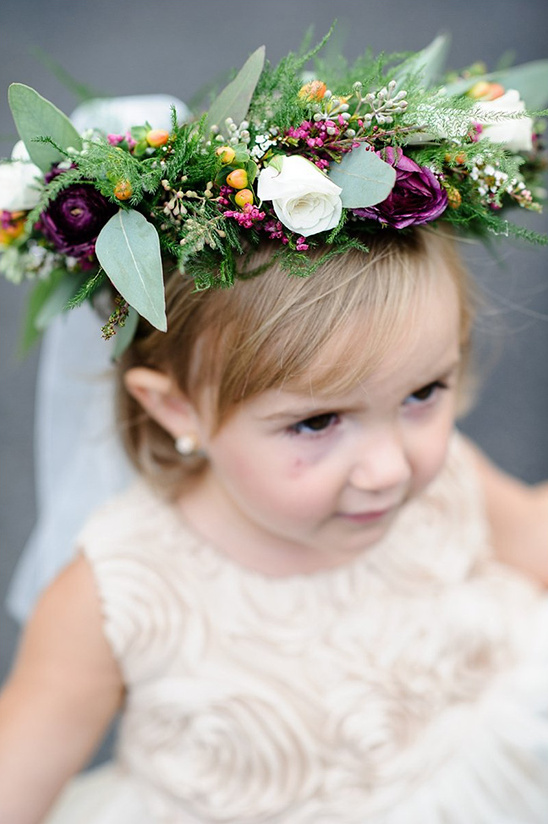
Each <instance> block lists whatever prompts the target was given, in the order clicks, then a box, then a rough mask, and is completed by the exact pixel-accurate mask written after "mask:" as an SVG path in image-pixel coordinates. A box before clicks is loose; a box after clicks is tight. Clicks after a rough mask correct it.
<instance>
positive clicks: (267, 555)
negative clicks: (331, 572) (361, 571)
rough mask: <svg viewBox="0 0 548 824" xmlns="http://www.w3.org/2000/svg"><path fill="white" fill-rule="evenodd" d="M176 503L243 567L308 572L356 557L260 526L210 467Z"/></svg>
mask: <svg viewBox="0 0 548 824" xmlns="http://www.w3.org/2000/svg"><path fill="white" fill-rule="evenodd" d="M176 507H177V509H178V510H179V512H181V513H182V517H183V519H184V521H185V523H186V524H187V525H188V526H189V527H190V528H191V529H192V531H193V532H194V533H195V534H196V535H197V536H198V537H199V538H201V539H202V540H204V541H205V542H207V543H208V544H209V545H211V546H212V547H213V548H214V549H215V550H216V551H218V552H220V553H222V554H223V555H226V556H227V557H228V558H230V559H231V560H232V561H234V562H235V563H237V564H239V565H241V566H242V567H245V568H246V569H250V570H253V571H255V572H259V573H262V574H264V575H270V576H272V577H280V578H282V577H288V576H290V575H307V574H311V573H314V572H319V571H321V570H323V569H332V568H334V567H337V566H343V565H345V564H347V563H350V562H351V561H352V559H353V556H343V557H341V555H340V554H337V553H336V552H333V553H331V552H329V551H325V552H318V551H317V550H316V549H315V548H311V547H308V546H305V545H303V544H298V543H294V542H288V541H284V540H281V539H280V538H279V537H278V536H276V535H272V534H270V533H268V532H266V531H265V530H263V529H261V528H260V527H258V526H256V525H255V524H253V523H252V522H250V521H249V519H247V518H246V517H245V515H244V514H243V513H241V512H240V511H239V510H238V509H237V508H235V507H234V505H233V502H232V501H230V502H229V501H228V500H227V499H226V496H225V495H224V494H223V492H222V490H220V489H219V488H218V486H217V485H216V484H215V483H212V482H211V477H210V475H209V473H208V471H207V470H206V471H205V472H204V473H203V475H201V476H200V477H199V478H198V479H197V480H196V482H195V483H194V484H193V485H192V486H191V487H190V488H189V489H188V490H187V491H186V492H185V493H184V494H183V495H182V496H181V497H180V498H179V499H178V501H177V503H176Z"/></svg>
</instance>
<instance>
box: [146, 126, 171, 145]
mask: <svg viewBox="0 0 548 824" xmlns="http://www.w3.org/2000/svg"><path fill="white" fill-rule="evenodd" d="M168 140H169V132H166V131H165V129H151V130H150V132H147V143H148V145H149V146H152V148H153V149H158V148H160V146H165V145H166V143H167V141H168Z"/></svg>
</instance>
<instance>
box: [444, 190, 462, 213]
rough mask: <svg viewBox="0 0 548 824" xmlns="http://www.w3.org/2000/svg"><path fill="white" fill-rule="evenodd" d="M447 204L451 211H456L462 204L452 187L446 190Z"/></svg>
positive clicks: (458, 193) (457, 193) (459, 194)
mask: <svg viewBox="0 0 548 824" xmlns="http://www.w3.org/2000/svg"><path fill="white" fill-rule="evenodd" d="M446 191H447V202H448V203H449V206H450V207H451V209H458V208H459V206H460V204H461V203H462V196H461V193H460V192H459V190H458V189H455V187H454V186H448V187H447V189H446Z"/></svg>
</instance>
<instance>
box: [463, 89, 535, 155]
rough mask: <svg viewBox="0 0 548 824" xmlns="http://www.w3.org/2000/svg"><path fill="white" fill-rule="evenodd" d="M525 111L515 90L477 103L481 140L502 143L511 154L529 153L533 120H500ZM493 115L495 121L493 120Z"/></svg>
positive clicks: (524, 118)
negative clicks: (508, 115)
mask: <svg viewBox="0 0 548 824" xmlns="http://www.w3.org/2000/svg"><path fill="white" fill-rule="evenodd" d="M524 111H525V103H524V102H523V100H521V98H520V96H519V92H518V91H517V90H516V89H508V91H507V92H505V93H504V94H503V95H502V96H501V97H497V98H496V99H495V100H485V101H482V102H479V103H478V104H477V106H476V108H475V115H476V117H477V119H478V120H479V122H480V123H481V124H482V126H483V131H482V133H481V136H480V137H481V139H485V140H490V141H491V143H504V145H505V146H506V148H507V149H510V151H512V152H530V151H531V149H532V148H533V120H532V118H530V117H518V118H515V119H514V118H511V119H510V118H509V119H508V120H504V119H502V116H503V115H504V114H505V113H507V114H514V113H518V112H524ZM493 115H495V118H496V119H493V117H492V116H493Z"/></svg>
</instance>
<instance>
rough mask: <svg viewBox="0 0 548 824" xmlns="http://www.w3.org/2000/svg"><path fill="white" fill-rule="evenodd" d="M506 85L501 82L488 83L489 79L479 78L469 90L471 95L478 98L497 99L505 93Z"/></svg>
mask: <svg viewBox="0 0 548 824" xmlns="http://www.w3.org/2000/svg"><path fill="white" fill-rule="evenodd" d="M504 91H505V89H504V86H501V85H500V83H488V82H487V80H479V81H478V82H477V83H476V84H475V85H474V86H472V88H471V89H470V91H469V92H468V95H469V97H473V98H475V99H476V100H496V99H497V97H502V95H503V94H504Z"/></svg>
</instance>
